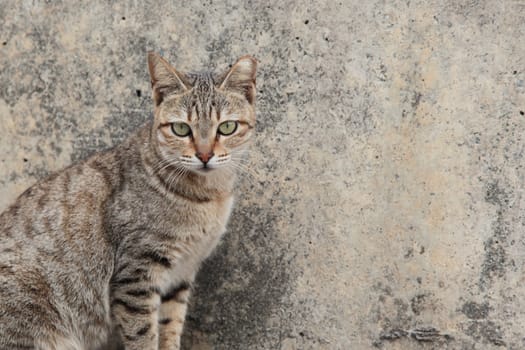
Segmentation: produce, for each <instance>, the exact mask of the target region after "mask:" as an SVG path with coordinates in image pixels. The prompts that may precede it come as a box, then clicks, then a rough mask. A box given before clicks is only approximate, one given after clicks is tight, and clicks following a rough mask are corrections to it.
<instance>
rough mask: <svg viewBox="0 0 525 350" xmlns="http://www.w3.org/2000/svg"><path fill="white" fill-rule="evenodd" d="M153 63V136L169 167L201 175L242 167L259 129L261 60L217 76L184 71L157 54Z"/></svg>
mask: <svg viewBox="0 0 525 350" xmlns="http://www.w3.org/2000/svg"><path fill="white" fill-rule="evenodd" d="M148 59H149V68H150V75H151V80H152V87H153V98H154V101H155V123H154V128H155V130H154V134H155V135H154V136H155V137H156V142H157V149H158V151H159V153H160V155H161V157H162V159H163V161H164V162H165V163H166V165H167V164H175V165H177V166H178V167H179V168H183V169H185V170H188V171H191V172H197V173H200V174H210V173H214V170H217V169H223V170H231V171H233V170H234V169H235V168H236V167H239V166H240V165H239V162H240V161H241V159H242V156H243V154H244V153H245V151H246V147H247V145H248V143H249V141H250V139H251V137H252V135H253V131H254V127H255V111H254V102H255V69H256V61H255V60H254V59H253V58H251V57H248V56H245V57H242V58H241V59H239V60H238V61H237V63H235V64H234V65H233V66H232V68H231V69H230V70H229V71H228V72H226V73H225V74H222V75H213V74H211V73H201V74H182V73H179V72H177V71H176V70H175V69H174V68H173V67H171V66H170V65H169V64H168V63H167V62H166V61H165V60H163V59H162V58H161V57H159V56H158V55H156V54H150V55H149V56H148Z"/></svg>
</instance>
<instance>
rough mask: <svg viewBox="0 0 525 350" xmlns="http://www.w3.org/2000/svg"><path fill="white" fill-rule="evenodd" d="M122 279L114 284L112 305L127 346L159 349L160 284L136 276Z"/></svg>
mask: <svg viewBox="0 0 525 350" xmlns="http://www.w3.org/2000/svg"><path fill="white" fill-rule="evenodd" d="M122 281H123V282H124V283H116V284H115V285H114V288H113V293H112V295H113V296H112V301H111V309H112V314H113V319H114V322H115V325H116V329H117V331H118V332H120V336H121V339H122V342H123V345H124V349H126V350H157V349H158V344H159V305H160V294H159V292H158V288H154V287H152V286H147V285H144V284H143V283H140V282H138V283H137V281H136V280H135V278H128V279H126V278H123V279H122ZM117 282H118V280H117ZM126 282H129V283H126Z"/></svg>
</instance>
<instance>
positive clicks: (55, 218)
mask: <svg viewBox="0 0 525 350" xmlns="http://www.w3.org/2000/svg"><path fill="white" fill-rule="evenodd" d="M148 66H149V72H150V76H151V84H152V91H153V102H154V117H153V118H152V120H151V121H149V122H148V123H146V124H145V125H143V126H142V127H141V128H139V130H137V131H136V132H135V133H134V134H133V135H131V136H130V137H129V138H128V139H127V140H125V141H124V142H123V143H121V144H119V145H117V146H116V147H114V148H113V149H111V150H109V151H106V152H102V153H98V154H95V155H94V156H91V157H90V158H88V159H86V160H85V161H83V162H81V163H78V164H76V165H72V166H70V167H68V168H66V169H65V170H63V171H61V172H59V173H57V174H54V175H52V176H50V177H49V178H47V179H45V180H43V181H41V182H39V183H37V184H36V185H34V186H33V187H31V188H29V189H28V190H27V191H25V192H24V193H23V194H22V195H21V196H20V197H19V198H18V199H17V200H16V202H15V203H14V204H13V205H11V206H10V207H9V208H8V209H7V210H6V211H5V212H3V213H2V214H1V215H0V349H9V350H18V349H20V350H21V349H38V350H47V349H53V350H62V349H64V350H66V349H67V350H73V349H75V350H76V349H89V350H90V349H102V348H106V347H107V346H108V344H109V339H110V338H112V337H117V338H119V340H118V342H120V343H121V345H120V346H122V345H123V346H124V348H125V349H129V350H132V349H137V350H149V349H162V350H164V349H179V348H180V337H181V332H182V328H183V323H184V318H185V313H186V308H187V302H188V298H189V294H190V289H191V284H192V281H193V280H194V278H195V274H196V272H197V270H198V268H199V265H200V264H201V262H202V261H203V259H205V258H206V257H207V256H208V255H209V254H210V252H211V251H212V250H213V248H214V247H215V246H216V244H217V242H218V241H219V239H220V237H221V235H222V234H223V233H224V231H225V227H226V223H227V221H228V217H229V215H230V211H231V208H232V204H233V194H232V192H233V190H234V187H235V185H234V181H235V174H236V170H237V169H240V168H241V166H242V165H241V164H240V161H241V160H242V159H243V156H244V155H245V153H246V149H247V147H248V145H249V143H250V142H249V141H250V139H251V138H252V136H253V134H254V125H255V109H254V104H255V71H256V61H255V59H253V58H252V57H250V56H244V57H241V58H240V59H239V60H238V61H237V62H236V63H235V64H234V65H233V66H232V67H231V69H229V70H228V71H227V72H225V73H224V74H214V73H187V74H183V73H181V72H178V71H177V70H175V69H174V68H173V67H172V66H171V65H170V64H169V63H168V62H166V61H165V60H164V59H163V58H162V57H160V56H159V55H157V54H155V53H150V54H149V55H148Z"/></svg>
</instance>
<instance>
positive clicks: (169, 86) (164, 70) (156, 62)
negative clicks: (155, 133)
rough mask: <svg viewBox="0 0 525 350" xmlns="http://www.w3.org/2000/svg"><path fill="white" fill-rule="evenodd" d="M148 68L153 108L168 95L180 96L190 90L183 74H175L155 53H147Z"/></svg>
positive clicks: (174, 70)
mask: <svg viewBox="0 0 525 350" xmlns="http://www.w3.org/2000/svg"><path fill="white" fill-rule="evenodd" d="M148 68H149V75H150V77H151V88H152V90H153V100H154V101H155V106H158V105H160V103H161V102H162V100H163V99H164V98H165V97H166V96H168V95H175V94H181V93H183V92H185V91H187V90H189V88H190V84H189V83H188V82H187V78H186V77H185V76H184V74H182V73H179V72H177V70H176V69H175V68H173V67H172V66H171V65H170V64H169V63H168V62H167V61H166V60H165V59H164V58H162V57H160V56H159V55H158V54H156V53H155V52H149V53H148Z"/></svg>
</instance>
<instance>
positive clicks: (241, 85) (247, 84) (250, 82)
mask: <svg viewBox="0 0 525 350" xmlns="http://www.w3.org/2000/svg"><path fill="white" fill-rule="evenodd" d="M256 71H257V61H256V60H255V58H253V57H252V56H242V57H241V58H239V59H238V60H237V62H235V64H234V65H233V66H232V67H231V69H230V70H229V71H228V73H226V75H225V77H224V79H223V81H222V83H221V84H220V86H219V88H220V89H225V90H233V91H236V92H239V93H241V94H243V95H244V96H245V97H246V99H247V100H248V102H249V103H250V104H252V105H253V104H254V103H255V74H256Z"/></svg>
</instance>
